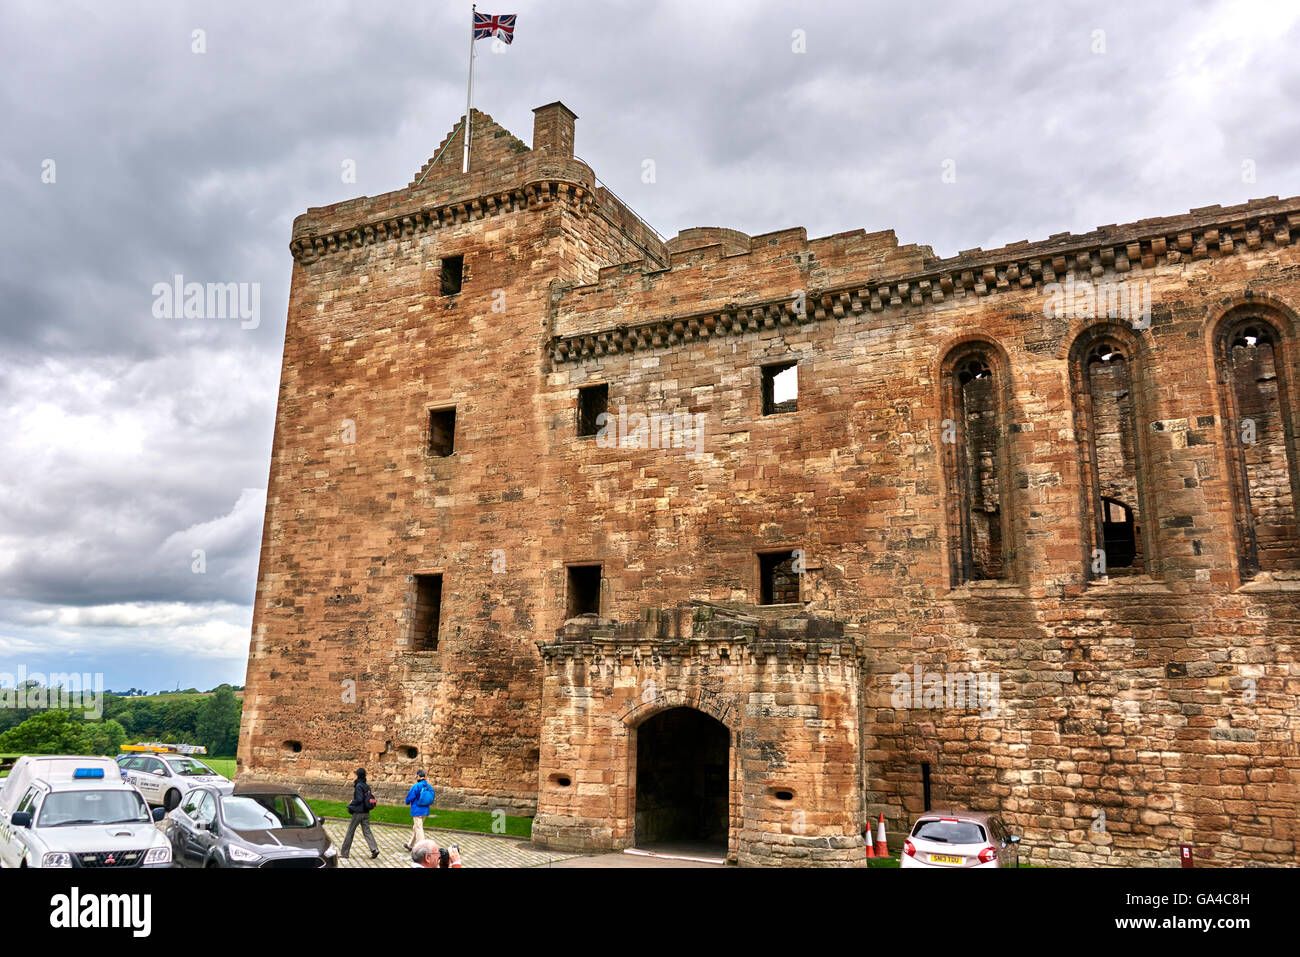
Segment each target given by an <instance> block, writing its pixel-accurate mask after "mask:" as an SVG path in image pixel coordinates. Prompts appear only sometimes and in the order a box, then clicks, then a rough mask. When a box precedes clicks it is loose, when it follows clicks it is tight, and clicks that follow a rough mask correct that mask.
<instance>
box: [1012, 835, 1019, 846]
mask: <svg viewBox="0 0 1300 957" xmlns="http://www.w3.org/2000/svg"><path fill="white" fill-rule="evenodd" d="M1010 840H1011V843H1012V844H1019V843H1020V835H1019V834H1012V835H1011V838H1010Z"/></svg>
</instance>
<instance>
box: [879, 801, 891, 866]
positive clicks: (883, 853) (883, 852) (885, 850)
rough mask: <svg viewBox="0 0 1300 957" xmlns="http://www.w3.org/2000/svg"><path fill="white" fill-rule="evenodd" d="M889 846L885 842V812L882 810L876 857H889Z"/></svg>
mask: <svg viewBox="0 0 1300 957" xmlns="http://www.w3.org/2000/svg"><path fill="white" fill-rule="evenodd" d="M888 856H889V846H888V845H887V844H886V843H885V812H884V811H881V812H880V828H879V830H877V831H876V857H888Z"/></svg>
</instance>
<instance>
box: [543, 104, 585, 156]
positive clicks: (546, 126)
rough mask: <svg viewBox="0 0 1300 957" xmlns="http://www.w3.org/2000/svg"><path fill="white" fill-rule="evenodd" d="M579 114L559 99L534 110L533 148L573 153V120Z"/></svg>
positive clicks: (569, 154) (564, 154) (562, 154)
mask: <svg viewBox="0 0 1300 957" xmlns="http://www.w3.org/2000/svg"><path fill="white" fill-rule="evenodd" d="M577 118H578V115H577V114H576V113H574V112H573V110H571V109H569V108H568V107H567V106H565V105H564V104H563V103H561V102H560V101H559V100H556V101H555V102H554V103H547V104H546V105H545V106H539V107H538V108H537V109H535V110H533V149H535V150H549V151H550V152H552V153H559V154H560V155H561V156H572V155H573V121H574V120H576V119H577Z"/></svg>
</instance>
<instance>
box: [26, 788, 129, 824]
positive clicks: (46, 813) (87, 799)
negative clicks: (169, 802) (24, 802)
mask: <svg viewBox="0 0 1300 957" xmlns="http://www.w3.org/2000/svg"><path fill="white" fill-rule="evenodd" d="M149 819H150V818H149V808H148V807H147V806H146V805H145V803H144V799H143V798H142V797H140V795H139V794H137V793H136V792H135V791H55V792H54V793H52V794H50V795H49V796H47V797H46V798H45V802H44V803H43V804H42V805H41V814H40V817H39V818H38V819H37V821H36V824H37V826H38V827H76V826H78V825H83V824H128V823H129V824H135V823H141V824H143V823H146V822H148V821H149Z"/></svg>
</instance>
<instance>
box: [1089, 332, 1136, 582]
mask: <svg viewBox="0 0 1300 957" xmlns="http://www.w3.org/2000/svg"><path fill="white" fill-rule="evenodd" d="M1070 356H1071V363H1070V364H1071V383H1072V391H1073V393H1074V433H1075V437H1076V438H1077V440H1078V443H1079V458H1080V462H1079V465H1080V469H1079V472H1080V476H1081V478H1082V493H1083V494H1082V499H1083V503H1082V504H1083V516H1084V544H1085V546H1086V548H1085V551H1086V555H1085V563H1086V565H1087V569H1088V575H1089V577H1091V578H1100V577H1103V576H1110V575H1137V574H1142V573H1143V572H1145V571H1147V569H1148V565H1149V555H1148V549H1147V545H1146V541H1147V536H1146V535H1144V529H1145V528H1146V527H1149V526H1150V520H1149V517H1148V516H1147V514H1146V510H1145V509H1144V508H1143V507H1142V502H1143V499H1144V498H1145V496H1144V495H1143V482H1142V468H1141V463H1142V461H1143V456H1142V452H1141V449H1140V447H1139V446H1140V444H1141V430H1140V429H1139V428H1138V420H1139V416H1138V405H1139V396H1138V394H1137V387H1138V385H1139V383H1140V377H1139V376H1138V375H1137V366H1136V361H1137V342H1136V339H1135V338H1134V337H1133V336H1132V335H1130V334H1128V333H1126V332H1123V331H1122V330H1120V329H1116V328H1111V327H1106V326H1102V327H1098V328H1095V329H1090V330H1087V331H1085V332H1084V333H1082V334H1081V335H1080V336H1079V338H1078V339H1077V340H1076V341H1075V344H1074V348H1073V349H1071V350H1070Z"/></svg>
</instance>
